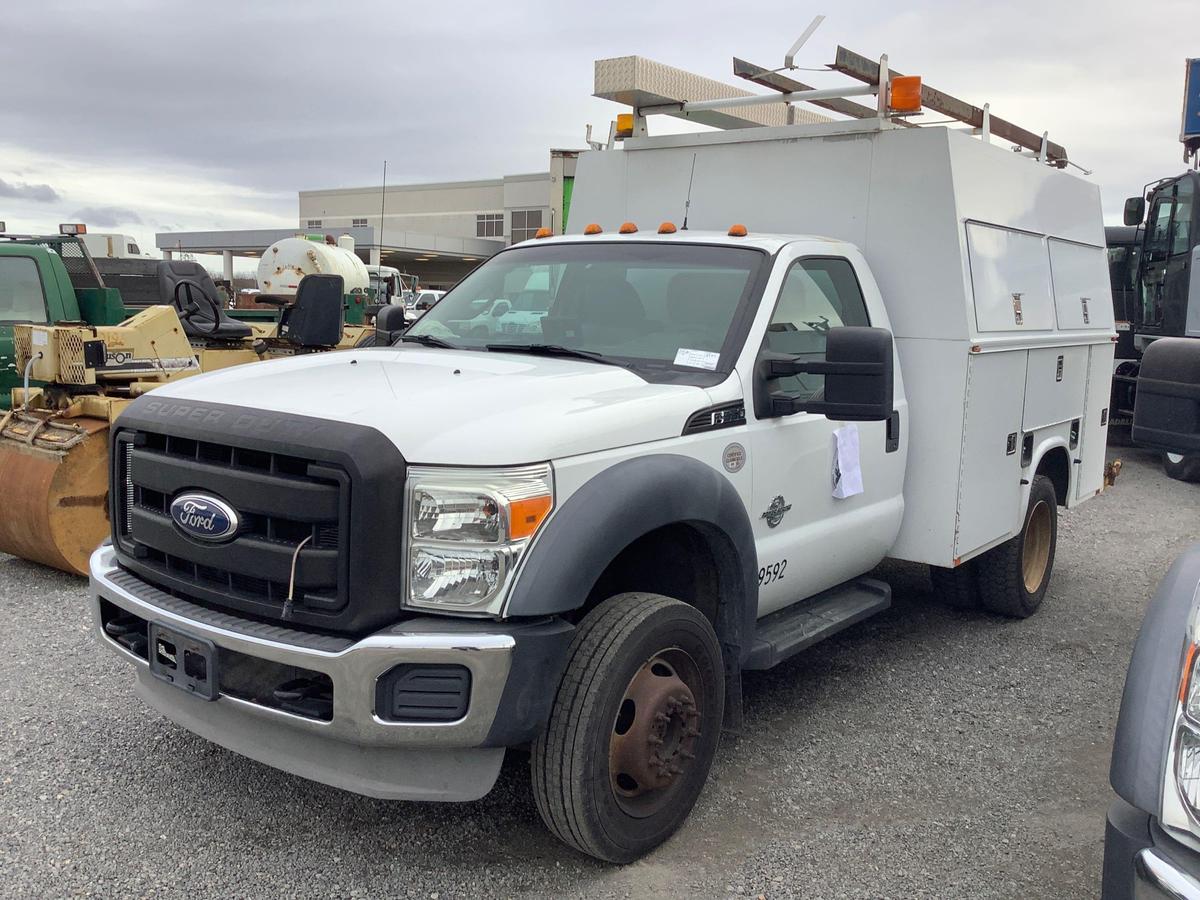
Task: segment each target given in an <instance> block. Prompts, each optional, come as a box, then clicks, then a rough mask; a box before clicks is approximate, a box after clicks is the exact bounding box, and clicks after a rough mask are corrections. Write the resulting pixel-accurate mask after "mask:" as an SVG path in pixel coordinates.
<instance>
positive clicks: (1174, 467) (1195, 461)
mask: <svg viewBox="0 0 1200 900" xmlns="http://www.w3.org/2000/svg"><path fill="white" fill-rule="evenodd" d="M1162 462H1163V471H1164V472H1166V473H1167V477H1168V478H1174V479H1175V480H1176V481H1190V482H1192V483H1195V482H1200V456H1184V455H1183V454H1182V453H1164V454H1163V458H1162Z"/></svg>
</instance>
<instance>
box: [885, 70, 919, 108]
mask: <svg viewBox="0 0 1200 900" xmlns="http://www.w3.org/2000/svg"><path fill="white" fill-rule="evenodd" d="M888 106H889V107H890V108H891V109H892V110H893V111H895V112H917V111H918V110H919V109H920V108H921V76H920V75H897V76H896V77H894V78H893V79H892V94H891V96H890V97H889V98H888Z"/></svg>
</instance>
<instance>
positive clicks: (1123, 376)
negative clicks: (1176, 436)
mask: <svg viewBox="0 0 1200 900" xmlns="http://www.w3.org/2000/svg"><path fill="white" fill-rule="evenodd" d="M1147 209H1149V218H1148V219H1147ZM1125 225H1126V227H1127V228H1128V230H1129V231H1131V232H1132V235H1129V234H1128V233H1126V234H1125V235H1122V237H1123V239H1124V240H1125V241H1128V243H1127V244H1126V246H1128V247H1129V251H1128V252H1129V256H1128V263H1127V264H1128V267H1129V287H1128V288H1127V289H1126V288H1124V287H1123V288H1122V289H1121V290H1118V289H1117V288H1116V285H1115V283H1114V293H1113V300H1114V303H1118V302H1120V300H1119V299H1118V298H1119V297H1120V296H1121V295H1124V296H1125V297H1126V298H1128V299H1129V300H1131V301H1132V302H1131V303H1130V304H1129V306H1130V307H1131V308H1132V309H1131V311H1132V318H1131V319H1130V322H1129V335H1130V339H1129V340H1128V341H1122V343H1121V344H1120V345H1119V351H1120V352H1119V353H1118V359H1120V360H1121V362H1120V363H1119V364H1118V365H1117V367H1116V371H1115V373H1114V376H1113V396H1112V404H1111V405H1112V409H1113V415H1114V417H1116V419H1117V421H1119V422H1122V423H1128V422H1129V421H1130V419H1131V418H1132V416H1133V409H1134V405H1135V403H1136V398H1137V389H1138V384H1139V376H1140V373H1141V361H1140V360H1141V356H1142V353H1143V352H1145V350H1146V348H1147V347H1148V346H1150V345H1151V344H1152V343H1153V342H1154V341H1157V340H1159V339H1160V338H1164V337H1188V338H1198V337H1200V299H1197V298H1200V172H1195V171H1192V172H1185V173H1184V174H1182V175H1179V176H1177V177H1174V178H1164V179H1162V180H1161V181H1158V182H1156V183H1155V184H1153V185H1151V186H1150V188H1149V190H1148V191H1147V192H1146V193H1145V195H1144V196H1139V197H1131V198H1129V199H1128V200H1127V201H1125ZM1110 252H1111V251H1110ZM1114 274H1116V275H1120V273H1114ZM1122 282H1123V285H1124V284H1125V281H1124V278H1123V277H1122ZM1163 470H1164V471H1165V472H1166V473H1167V475H1169V476H1170V477H1172V478H1175V479H1178V480H1181V481H1200V458H1193V457H1191V456H1188V455H1181V454H1178V453H1174V452H1164V453H1163Z"/></svg>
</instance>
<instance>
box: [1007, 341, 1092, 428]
mask: <svg viewBox="0 0 1200 900" xmlns="http://www.w3.org/2000/svg"><path fill="white" fill-rule="evenodd" d="M1087 381H1088V348H1087V347H1039V348H1037V349H1036V350H1030V351H1029V375H1028V376H1027V378H1026V382H1025V417H1024V421H1023V422H1022V423H1021V424H1022V427H1023V428H1024V429H1025V431H1036V430H1037V429H1038V428H1045V427H1046V426H1047V425H1057V424H1059V423H1060V422H1066V421H1068V420H1069V419H1078V418H1079V417H1080V416H1081V415H1082V414H1083V399H1084V390H1085V388H1086V385H1087Z"/></svg>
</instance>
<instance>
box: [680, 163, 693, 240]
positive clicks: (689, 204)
mask: <svg viewBox="0 0 1200 900" xmlns="http://www.w3.org/2000/svg"><path fill="white" fill-rule="evenodd" d="M695 177H696V154H695V153H693V154H692V174H691V175H689V176H688V192H687V200H686V201H684V204H683V228H681V229H680V231H687V220H688V211H689V210H690V209H691V208H692V181H693V180H694V179H695Z"/></svg>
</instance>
